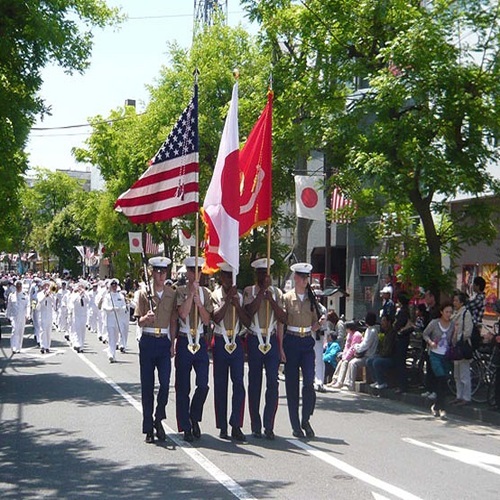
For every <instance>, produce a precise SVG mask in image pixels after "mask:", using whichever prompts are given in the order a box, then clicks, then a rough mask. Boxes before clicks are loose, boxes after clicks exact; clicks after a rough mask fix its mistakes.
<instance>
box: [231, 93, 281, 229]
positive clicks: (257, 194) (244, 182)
mask: <svg viewBox="0 0 500 500" xmlns="http://www.w3.org/2000/svg"><path fill="white" fill-rule="evenodd" d="M272 127H273V93H272V92H269V93H268V95H267V104H266V107H265V108H264V111H262V114H261V115H260V118H259V119H258V120H257V123H256V124H255V125H254V127H253V129H252V131H251V132H250V135H249V136H248V139H247V142H246V143H245V145H244V146H243V149H242V150H241V152H240V169H241V174H242V179H241V185H240V230H239V234H240V237H242V236H246V235H247V234H248V233H249V232H250V231H251V230H252V229H253V228H255V227H257V226H262V225H264V224H267V223H268V222H270V221H271V193H272Z"/></svg>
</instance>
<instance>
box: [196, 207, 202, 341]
mask: <svg viewBox="0 0 500 500" xmlns="http://www.w3.org/2000/svg"><path fill="white" fill-rule="evenodd" d="M194 221H195V222H194V234H195V238H194V244H195V247H194V280H195V282H196V281H198V280H199V273H198V254H199V242H198V230H199V225H200V217H199V211H198V212H196V217H195V219H194ZM199 292H200V288H199V286H198V293H199ZM201 293H203V290H202V291H201ZM194 324H195V327H194V328H195V334H196V332H197V331H198V306H197V305H196V303H195V304H194Z"/></svg>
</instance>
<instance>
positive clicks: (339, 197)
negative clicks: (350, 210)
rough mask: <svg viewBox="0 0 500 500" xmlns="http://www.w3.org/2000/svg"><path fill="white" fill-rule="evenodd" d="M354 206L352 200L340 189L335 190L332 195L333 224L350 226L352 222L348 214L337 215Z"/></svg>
mask: <svg viewBox="0 0 500 500" xmlns="http://www.w3.org/2000/svg"><path fill="white" fill-rule="evenodd" d="M351 206H352V200H350V199H348V198H346V197H345V196H344V195H343V194H342V192H341V191H340V189H339V188H338V187H335V188H334V189H333V193H332V214H333V217H332V222H336V223H337V224H348V223H349V222H351V218H350V216H349V215H348V214H345V213H337V212H338V211H341V212H343V211H344V209H345V208H347V207H351Z"/></svg>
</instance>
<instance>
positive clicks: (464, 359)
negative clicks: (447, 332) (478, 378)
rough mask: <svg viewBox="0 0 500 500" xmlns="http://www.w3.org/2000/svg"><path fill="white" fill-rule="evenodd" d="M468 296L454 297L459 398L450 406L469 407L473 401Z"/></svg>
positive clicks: (457, 293)
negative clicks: (466, 305)
mask: <svg viewBox="0 0 500 500" xmlns="http://www.w3.org/2000/svg"><path fill="white" fill-rule="evenodd" d="M466 303H467V296H466V295H465V293H463V292H455V293H454V295H453V308H454V309H455V314H454V316H453V320H454V323H455V330H454V332H453V338H452V340H451V345H452V346H453V347H454V352H455V358H458V359H454V360H453V376H454V377H455V385H456V387H457V397H456V399H454V400H453V401H451V402H450V404H454V405H457V406H462V405H467V404H469V403H470V400H471V378H470V362H471V358H472V343H471V337H472V328H473V327H474V324H473V322H472V315H471V313H470V311H469V310H468V309H466V307H465V304H466Z"/></svg>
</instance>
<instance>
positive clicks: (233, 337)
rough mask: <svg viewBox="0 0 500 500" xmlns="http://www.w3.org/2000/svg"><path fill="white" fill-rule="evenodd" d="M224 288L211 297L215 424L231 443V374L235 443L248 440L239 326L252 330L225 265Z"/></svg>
mask: <svg viewBox="0 0 500 500" xmlns="http://www.w3.org/2000/svg"><path fill="white" fill-rule="evenodd" d="M219 268H220V281H221V284H220V286H219V287H218V288H216V289H215V290H214V292H213V293H212V299H213V302H214V311H213V315H212V317H213V320H214V323H215V327H214V333H215V335H214V339H213V368H214V398H215V420H216V426H217V429H220V433H219V437H221V438H222V439H229V435H228V433H227V423H228V422H227V411H228V406H227V398H228V384H229V379H228V375H229V372H230V373H231V381H232V384H233V395H232V404H231V415H230V417H229V425H231V427H232V430H231V438H232V439H234V440H235V441H240V442H243V441H245V440H246V437H245V435H244V434H243V432H242V430H241V427H242V426H243V413H244V407H245V386H244V383H243V375H244V374H243V371H244V360H245V356H244V352H243V345H242V341H241V338H240V335H239V333H240V322H241V323H243V325H244V326H245V327H248V326H250V318H249V317H248V314H247V313H246V311H245V310H244V309H243V307H242V305H243V297H242V295H241V294H240V293H239V292H238V290H237V289H236V286H235V285H233V284H232V276H233V271H232V267H231V266H230V265H229V264H227V263H226V262H222V263H220V264H219Z"/></svg>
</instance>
